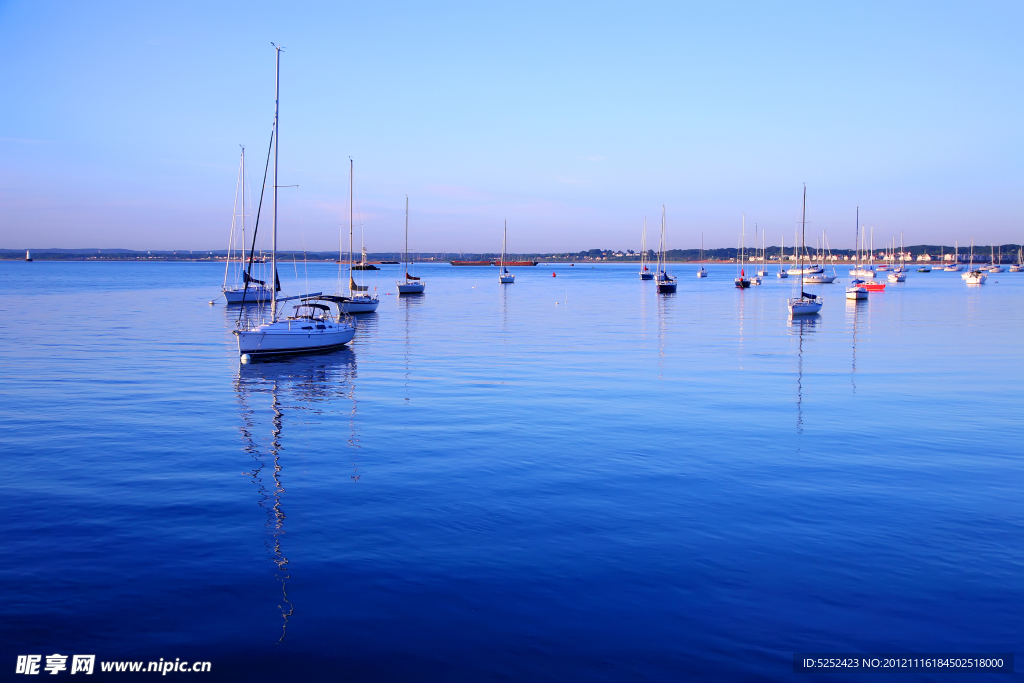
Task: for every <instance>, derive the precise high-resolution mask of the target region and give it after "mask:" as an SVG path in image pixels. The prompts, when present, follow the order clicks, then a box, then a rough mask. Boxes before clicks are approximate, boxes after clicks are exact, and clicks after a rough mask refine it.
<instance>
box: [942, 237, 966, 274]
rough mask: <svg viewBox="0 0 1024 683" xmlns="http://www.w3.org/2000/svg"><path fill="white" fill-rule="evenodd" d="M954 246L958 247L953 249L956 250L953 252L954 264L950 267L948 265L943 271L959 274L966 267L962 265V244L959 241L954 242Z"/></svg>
mask: <svg viewBox="0 0 1024 683" xmlns="http://www.w3.org/2000/svg"><path fill="white" fill-rule="evenodd" d="M954 244H955V245H956V246H954V247H953V249H954V252H953V263H951V264H950V265H948V266H946V267H945V268H943V270H945V271H946V272H947V273H959V272H960V271H961V270H963V269H964V267H963V266H962V265H960V242H959V240H958V241H956V242H954Z"/></svg>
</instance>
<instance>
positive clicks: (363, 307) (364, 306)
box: [341, 157, 380, 314]
mask: <svg viewBox="0 0 1024 683" xmlns="http://www.w3.org/2000/svg"><path fill="white" fill-rule="evenodd" d="M354 172H355V166H354V164H353V161H352V158H351V157H350V158H349V160H348V289H347V294H346V295H345V297H344V300H343V301H342V302H341V308H342V310H343V311H344V312H345V313H350V314H351V313H373V312H374V311H376V310H377V306H380V299H379V298H377V297H376V296H371V295H370V294H365V293H364V292H367V291H369V289H370V288H369V287H368V286H366V285H358V284H356V281H355V278H354V277H353V276H352V266H353V263H352V248H353V246H354V240H353V237H354V232H353V225H354V224H353V222H352V203H353V195H354V193H353V180H352V179H353V175H354Z"/></svg>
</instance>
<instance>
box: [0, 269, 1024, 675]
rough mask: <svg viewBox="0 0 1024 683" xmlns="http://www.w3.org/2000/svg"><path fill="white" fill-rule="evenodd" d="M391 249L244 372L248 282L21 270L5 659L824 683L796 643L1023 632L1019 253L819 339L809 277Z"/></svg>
mask: <svg viewBox="0 0 1024 683" xmlns="http://www.w3.org/2000/svg"><path fill="white" fill-rule="evenodd" d="M384 268H385V270H383V271H381V272H379V273H376V274H373V275H371V278H373V277H375V278H376V279H375V280H373V279H371V284H374V283H376V286H377V287H378V288H379V290H378V291H379V293H380V294H381V295H382V296H381V299H382V304H381V307H380V309H379V312H378V313H377V314H375V315H371V316H367V317H363V318H361V319H360V320H359V323H358V332H357V335H356V339H355V341H354V343H353V345H352V347H351V349H350V350H349V349H346V350H342V351H336V352H333V353H328V354H322V355H315V356H306V357H301V358H295V359H291V360H282V361H276V362H261V363H253V364H250V365H245V366H240V365H239V363H238V359H237V353H236V351H235V346H234V338H233V337H232V336H231V334H230V330H231V327H232V324H233V315H234V314H233V313H232V312H231V311H228V310H227V309H226V308H225V307H224V306H223V305H220V304H218V305H216V306H209V305H207V301H208V300H210V299H211V298H213V297H214V295H215V294H217V293H218V292H219V283H220V279H221V274H222V267H218V266H216V265H213V264H162V263H151V264H116V263H45V262H37V263H33V264H25V263H10V262H6V263H0V278H2V280H0V281H2V283H3V287H2V295H0V311H2V316H3V318H2V319H3V321H4V323H3V325H2V327H0V342H2V344H3V348H4V353H3V355H2V356H0V367H2V371H3V382H2V384H0V399H2V402H3V408H4V411H3V416H4V418H3V430H2V432H0V446H2V450H3V453H4V455H5V458H4V459H5V465H6V467H5V471H4V477H3V480H2V484H0V486H2V495H3V501H4V510H5V524H4V531H5V533H4V545H3V547H4V552H3V557H4V560H5V561H4V562H3V563H2V564H0V588H2V595H3V600H2V602H0V614H2V616H0V648H2V650H3V652H2V656H3V662H4V664H3V666H4V667H13V666H14V660H15V657H16V655H18V654H32V653H36V654H51V653H54V652H60V653H64V654H68V653H95V654H96V655H97V657H98V659H100V660H114V659H137V660H155V659H158V658H160V657H163V658H165V659H174V658H175V657H179V658H181V659H186V660H210V661H211V662H212V663H213V673H212V674H209V675H205V676H202V675H199V674H195V675H192V676H189V675H187V674H169V676H170V677H171V678H174V677H179V678H180V677H186V678H190V680H198V679H199V678H203V680H245V681H263V680H275V681H276V680H287V681H292V680H353V681H359V680H409V681H413V680H416V681H420V680H445V681H489V680H495V681H503V680H507V681H517V680H552V681H556V680H557V681H567V680H595V681H631V680H637V681H645V680H650V681H673V680H681V679H685V678H688V677H698V676H700V677H704V678H707V679H718V680H726V679H764V680H770V679H781V678H798V679H803V678H814V679H815V680H820V679H821V678H820V677H819V676H816V675H815V676H811V675H809V674H800V675H796V674H794V673H793V672H792V653H793V652H794V651H818V652H827V651H851V652H899V651H912V652H944V651H949V652H994V651H1001V652H1007V651H1009V652H1012V651H1020V650H1021V648H1020V647H1019V646H1020V645H1021V640H1022V634H1024V610H1022V608H1024V576H1022V574H1024V533H1022V532H1024V497H1022V495H1021V491H1022V489H1024V463H1022V453H1024V449H1022V447H1021V444H1022V440H1024V420H1022V415H1021V409H1022V406H1024V402H1022V400H1021V387H1022V386H1024V363H1022V360H1024V359H1022V344H1021V339H1022V338H1024V323H1022V318H1021V310H1022V303H1024V274H1010V273H1003V274H1000V275H994V276H992V277H991V278H990V279H989V283H988V284H986V285H984V286H982V287H979V288H968V287H966V286H965V285H964V283H963V281H962V280H961V278H960V276H959V274H952V273H942V272H934V273H930V274H918V273H916V272H913V273H911V275H910V276H909V277H908V280H907V283H906V284H903V285H889V287H888V291H886V292H885V293H883V294H872V295H871V298H870V300H869V301H867V302H862V303H860V304H854V303H853V302H849V303H848V302H846V301H845V300H844V299H843V290H842V285H824V286H819V287H817V289H818V290H820V291H821V292H823V293H824V295H825V297H826V303H825V308H824V311H823V314H822V315H821V316H820V317H819V318H817V319H812V320H807V321H804V322H802V323H799V322H798V323H796V324H794V323H792V322H790V321H788V320H787V317H786V309H785V297H786V296H787V295H789V293H790V292H791V291H792V288H793V286H794V284H793V280H792V279H789V280H781V281H780V280H777V279H775V278H774V277H771V278H769V279H767V280H766V283H765V285H764V286H762V287H761V288H752V289H750V290H748V291H744V292H739V291H736V290H735V289H734V288H733V287H732V285H731V279H732V277H734V273H733V269H732V268H731V267H713V268H712V269H711V277H710V278H708V279H706V280H698V279H696V278H695V277H693V272H694V270H695V268H694V267H678V268H676V272H677V273H679V274H680V275H681V278H680V288H679V293H678V294H676V295H675V296H668V297H659V296H657V295H656V294H655V293H654V286H653V283H649V282H647V283H641V282H639V281H638V280H637V279H636V275H635V267H632V266H628V267H620V266H598V267H596V268H592V267H589V266H582V267H581V266H576V267H569V266H568V265H558V266H546V267H545V266H538V267H537V268H523V269H519V271H518V280H517V282H516V283H515V284H514V285H511V286H504V287H502V286H500V285H498V284H497V282H496V279H497V274H496V269H495V268H451V267H449V266H440V265H438V266H424V267H421V268H420V271H419V272H420V274H422V275H424V277H425V279H426V280H427V293H426V295H425V296H423V297H419V298H408V299H399V298H398V297H396V296H393V295H391V296H388V295H385V292H393V291H394V290H395V287H394V284H393V281H394V277H395V275H397V273H398V270H397V266H385V267H384ZM304 270H305V272H304ZM552 270H554V271H557V273H558V277H557V278H552V277H551V272H552ZM844 270H845V269H844ZM282 276H284V279H285V289H286V290H287V291H288V292H290V293H299V292H300V291H303V288H304V287H305V286H306V282H308V286H309V290H306V291H310V290H311V291H317V290H324V291H333V290H334V285H335V277H336V275H335V268H334V266H332V265H326V264H318V265H310V266H309V267H308V268H306V269H303V266H302V265H301V264H299V265H298V266H292V267H291V268H286V269H285V270H284V271H282ZM296 276H298V280H299V281H300V282H298V283H297V282H296V281H295V280H296ZM12 670H13V669H11V668H7V669H6V671H7V673H8V674H9V675H11V671H12ZM63 675H67V672H64V674H63ZM99 677H100V678H102V677H103V676H99ZM111 677H114V678H118V679H121V680H127V679H129V678H130V677H129V676H126V675H124V674H120V675H117V676H113V675H112V676H111ZM870 677H871V678H872V679H873V680H885V677H884V676H883V675H880V674H872V675H870ZM949 677H950V674H942V675H935V676H933V677H931V678H933V679H934V680H947V679H948V678H949ZM956 677H957V679H958V680H973V679H974V677H972V676H970V675H963V674H958V675H956ZM1009 677H1010V675H1009V674H988V675H985V676H981V677H980V678H984V679H985V680H992V679H1002V678H1007V679H1008V678H1009ZM19 678H20V677H19ZM143 678H146V677H145V676H143ZM150 678H151V676H150ZM862 678H863V675H854V676H850V680H862ZM922 679H929V677H928V676H918V675H916V674H914V675H911V674H904V675H902V676H897V677H894V678H893V680H922Z"/></svg>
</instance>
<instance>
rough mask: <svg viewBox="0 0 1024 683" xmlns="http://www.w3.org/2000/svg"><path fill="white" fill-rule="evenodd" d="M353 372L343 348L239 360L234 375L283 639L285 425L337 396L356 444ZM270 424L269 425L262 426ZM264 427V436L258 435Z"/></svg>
mask: <svg viewBox="0 0 1024 683" xmlns="http://www.w3.org/2000/svg"><path fill="white" fill-rule="evenodd" d="M355 374H356V363H355V354H353V352H352V350H351V349H348V348H343V349H337V350H333V351H327V352H324V353H319V354H305V355H303V356H293V357H284V358H274V359H270V360H266V361H261V362H255V363H248V364H240V365H239V369H238V374H237V375H236V377H235V394H236V396H237V398H238V404H239V416H240V418H241V426H240V427H239V433H240V434H241V437H242V443H243V449H244V450H245V452H246V453H248V454H249V455H250V456H251V457H252V459H253V468H252V471H251V472H245V473H244V474H245V475H246V476H248V477H251V480H252V483H253V486H255V488H256V491H257V501H258V504H259V506H260V507H261V508H262V509H263V510H264V511H265V513H266V516H267V521H266V523H265V524H264V527H265V530H266V537H265V543H266V546H267V551H268V554H269V557H270V561H271V562H273V563H274V565H275V566H276V567H277V571H276V572H275V575H276V579H277V581H279V582H280V584H281V599H282V604H281V605H278V607H279V608H280V610H281V620H282V623H281V636H280V638H278V641H277V642H278V643H280V642H282V641H283V640H284V638H285V635H286V634H287V631H288V622H289V620H290V619H291V617H292V615H293V614H294V613H295V608H294V606H293V604H292V602H291V600H290V599H289V598H288V580H289V579H290V578H291V574H290V569H289V560H288V557H287V556H286V555H285V552H284V543H283V542H284V536H285V520H286V519H287V515H286V514H285V510H284V494H285V492H286V489H285V486H284V474H285V469H284V466H285V463H284V462H282V459H281V455H282V451H283V449H284V428H285V425H286V423H287V422H288V418H289V415H295V416H299V419H301V420H302V421H305V420H307V419H308V415H309V414H318V413H323V412H325V411H327V410H329V408H328V406H329V405H330V404H331V403H333V402H336V401H337V400H338V399H341V400H342V401H343V402H344V404H346V405H348V406H350V408H349V410H348V411H347V412H348V413H349V439H348V444H349V447H350V450H351V451H352V452H353V453H354V452H355V449H356V448H358V445H357V442H358V439H357V438H356V431H355V412H356V405H357V402H356V400H355V396H354V382H353V380H354V378H355ZM267 427H269V430H268V429H267ZM268 432H269V438H267V437H265V436H262V435H265V434H267V433H268ZM354 460H355V459H354V458H353V463H352V466H353V472H352V474H351V475H350V476H351V479H352V480H353V481H357V480H358V479H359V473H358V466H357V465H356V463H355V462H354Z"/></svg>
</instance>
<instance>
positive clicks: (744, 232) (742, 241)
mask: <svg viewBox="0 0 1024 683" xmlns="http://www.w3.org/2000/svg"><path fill="white" fill-rule="evenodd" d="M742 225H743V227H742V228H740V277H743V256H744V254H743V252H744V251H745V250H746V247H747V214H746V213H744V214H743V223H742Z"/></svg>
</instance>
